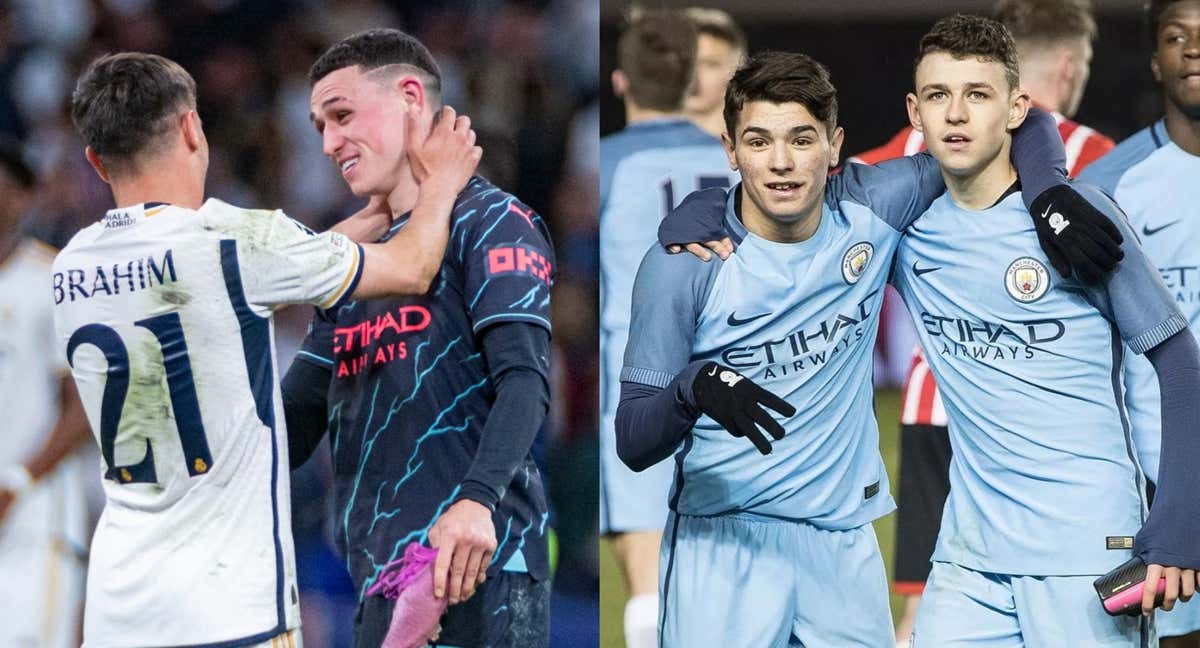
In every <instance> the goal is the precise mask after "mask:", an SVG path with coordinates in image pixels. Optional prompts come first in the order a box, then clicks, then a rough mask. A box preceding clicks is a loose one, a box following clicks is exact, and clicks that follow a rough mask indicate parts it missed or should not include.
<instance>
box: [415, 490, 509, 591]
mask: <svg viewBox="0 0 1200 648" xmlns="http://www.w3.org/2000/svg"><path fill="white" fill-rule="evenodd" d="M429 546H431V547H433V548H434V549H437V550H438V556H437V562H435V563H434V566H433V594H434V596H436V597H438V598H442V597H443V596H446V595H447V594H449V596H450V603H451V604H454V603H460V602H462V601H465V600H467V599H469V598H471V595H472V594H474V593H475V588H476V587H477V586H478V585H481V584H482V583H483V581H484V579H485V578H486V576H487V568H488V565H489V564H490V563H491V561H492V554H494V553H495V552H496V528H495V526H493V524H492V512H491V511H490V510H489V509H488V507H486V506H484V505H483V504H480V503H479V502H476V501H473V500H468V499H463V500H459V501H457V502H455V503H453V504H451V505H450V508H448V509H446V511H445V512H444V513H442V515H441V516H440V517H438V519H437V522H435V523H434V525H433V527H432V528H430V529H429Z"/></svg>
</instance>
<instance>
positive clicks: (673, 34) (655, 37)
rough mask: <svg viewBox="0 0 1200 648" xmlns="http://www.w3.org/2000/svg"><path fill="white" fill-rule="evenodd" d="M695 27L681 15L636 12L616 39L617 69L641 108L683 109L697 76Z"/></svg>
mask: <svg viewBox="0 0 1200 648" xmlns="http://www.w3.org/2000/svg"><path fill="white" fill-rule="evenodd" d="M695 68H696V27H695V25H693V24H692V21H690V20H688V19H687V18H686V17H684V15H683V13H682V12H679V11H671V10H665V9H659V10H653V11H635V12H632V13H631V14H630V17H629V23H628V26H627V27H626V28H625V31H623V32H622V33H621V37H620V38H619V39H618V40H617V69H619V70H621V72H623V73H624V74H625V77H626V78H627V79H629V89H628V93H629V97H630V98H631V99H632V100H633V102H634V103H635V104H637V105H638V106H639V107H641V108H647V109H650V110H662V111H676V110H680V109H682V108H683V101H684V99H686V98H687V92H688V88H689V87H690V86H691V85H692V78H693V77H694V76H695V73H696V69H695Z"/></svg>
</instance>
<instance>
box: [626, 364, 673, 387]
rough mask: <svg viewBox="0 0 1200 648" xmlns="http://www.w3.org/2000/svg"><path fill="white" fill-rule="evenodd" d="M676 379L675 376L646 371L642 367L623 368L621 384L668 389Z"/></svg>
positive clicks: (652, 370) (651, 370)
mask: <svg viewBox="0 0 1200 648" xmlns="http://www.w3.org/2000/svg"><path fill="white" fill-rule="evenodd" d="M674 379H675V375H674V374H671V373H667V372H666V371H659V370H657V369H644V368H642V367H622V368H621V382H635V383H640V384H643V385H649V386H651V387H657V388H659V389H666V388H667V386H668V385H670V384H671V381H672V380H674Z"/></svg>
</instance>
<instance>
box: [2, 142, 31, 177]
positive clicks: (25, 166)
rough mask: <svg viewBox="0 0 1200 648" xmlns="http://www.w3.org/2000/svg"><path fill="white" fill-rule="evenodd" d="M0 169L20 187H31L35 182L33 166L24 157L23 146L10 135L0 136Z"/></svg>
mask: <svg viewBox="0 0 1200 648" xmlns="http://www.w3.org/2000/svg"><path fill="white" fill-rule="evenodd" d="M0 169H3V173H4V175H6V176H8V177H9V178H11V179H12V181H13V182H15V183H16V184H17V186H19V187H21V188H22V189H32V188H33V186H34V184H36V182H37V176H36V175H34V173H33V168H32V167H30V166H29V161H28V160H27V159H25V150H24V148H23V147H22V146H21V143H20V142H18V141H17V140H14V139H12V138H10V137H2V136H0Z"/></svg>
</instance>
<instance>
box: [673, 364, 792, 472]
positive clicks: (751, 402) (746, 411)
mask: <svg viewBox="0 0 1200 648" xmlns="http://www.w3.org/2000/svg"><path fill="white" fill-rule="evenodd" d="M692 396H693V398H695V399H696V405H697V406H699V407H700V411H702V412H704V413H705V414H708V415H709V416H710V417H712V419H713V420H714V421H716V422H717V423H720V424H721V427H723V428H725V429H726V430H727V431H728V432H729V433H730V434H732V435H733V436H735V437H741V436H744V437H748V438H749V439H750V442H751V443H753V444H754V447H756V448H758V451H759V452H761V453H763V454H770V453H771V443H770V442H769V441H767V437H766V436H764V435H763V433H762V431H760V430H759V429H758V428H757V427H755V425H754V424H755V423H757V424H758V425H760V426H762V428H763V429H764V430H766V431H767V432H770V433H771V436H772V437H774V438H775V440H776V441H778V440H779V439H782V438H783V427H782V426H781V425H779V423H777V422H775V419H773V418H771V415H770V414H768V413H767V411H766V410H764V409H763V408H762V406H764V405H765V406H767V407H769V408H771V409H773V410H775V411H776V412H779V413H780V414H782V415H784V416H791V415H793V414H795V413H796V408H794V407H792V406H791V405H788V404H787V401H785V400H783V399H782V398H780V397H778V396H776V395H775V394H772V393H771V392H769V391H767V390H765V389H763V388H762V387H759V386H758V385H756V384H754V381H752V380H750V379H749V378H747V377H745V376H743V375H742V374H740V373H738V372H736V371H734V370H733V369H730V368H728V367H722V366H721V365H719V364H717V363H715V362H709V363H706V364H705V365H704V366H703V367H700V373H698V374H696V378H695V379H694V380H693V381H692Z"/></svg>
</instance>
